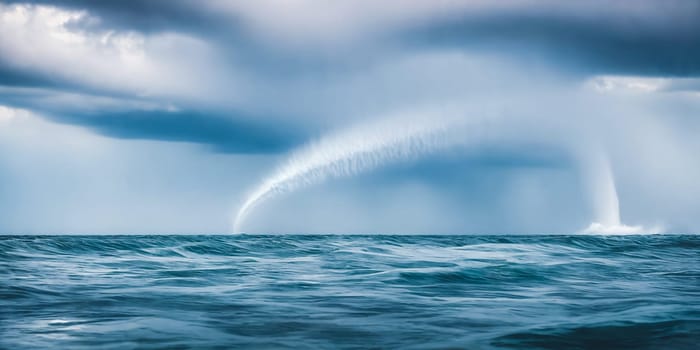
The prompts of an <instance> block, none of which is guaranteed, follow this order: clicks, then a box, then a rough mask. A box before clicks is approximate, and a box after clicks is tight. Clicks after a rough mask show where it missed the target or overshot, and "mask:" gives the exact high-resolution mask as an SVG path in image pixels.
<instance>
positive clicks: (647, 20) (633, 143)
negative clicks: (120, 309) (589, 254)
mask: <svg viewBox="0 0 700 350" xmlns="http://www.w3.org/2000/svg"><path fill="white" fill-rule="evenodd" d="M416 118H417V119H416ZM415 120H420V122H415ZM455 121H458V122H455ZM378 125H384V127H385V129H382V128H380V127H378ZM407 125H408V126H411V125H419V126H420V128H421V129H420V130H441V131H440V132H443V131H444V130H448V131H449V135H447V134H445V135H446V136H445V137H446V138H445V139H441V140H440V141H441V143H440V146H439V147H433V146H432V145H433V144H427V143H426V139H424V138H423V136H420V135H419V136H416V137H417V139H418V141H419V142H418V144H417V145H416V144H414V143H411V144H410V145H404V146H405V147H404V148H396V147H394V146H393V145H395V143H396V142H401V141H400V140H404V139H406V137H407V136H406V135H405V134H402V133H404V132H409V131H405V130H410V127H407ZM387 130H388V131H387ZM337 135H340V136H337ZM421 135H422V134H421ZM440 135H443V134H440ZM411 137H413V136H411ZM431 137H437V138H440V137H442V136H439V135H438V136H436V135H432V136H431ZM392 138H393V139H392ZM392 140H393V141H392ZM397 140H398V141H397ZM411 140H412V141H411V142H413V141H415V140H414V139H413V138H411ZM448 140H449V142H448ZM372 142H374V144H375V145H382V147H385V146H386V145H389V146H386V149H385V148H381V149H378V150H377V151H376V152H375V153H376V154H375V153H372V154H370V156H371V157H372V158H371V159H369V160H368V161H369V162H370V163H371V166H364V164H367V161H363V162H365V163H361V164H360V165H362V169H361V171H360V169H359V168H357V164H355V163H347V164H350V165H349V166H352V167H354V168H352V169H350V170H352V171H349V170H348V171H346V170H347V169H346V170H343V171H339V170H338V169H337V167H336V165H337V164H335V165H333V166H334V167H336V168H333V169H331V170H332V171H331V172H330V173H328V174H330V175H328V174H325V173H324V174H321V175H323V176H321V175H320V172H321V171H322V170H317V169H316V168H314V170H313V172H312V173H313V174H312V175H314V176H315V177H314V178H313V181H311V180H310V178H306V177H305V178H304V179H302V180H299V181H298V182H299V183H303V186H301V185H300V186H296V185H295V186H294V187H293V188H292V187H291V186H289V188H286V190H285V191H281V190H279V191H277V190H278V189H279V188H281V187H275V189H276V192H280V193H279V195H275V196H269V198H267V197H266V199H265V200H264V201H262V202H260V203H258V204H257V205H256V206H255V208H254V210H251V211H250V213H249V214H248V216H247V218H246V222H245V225H244V226H243V227H242V228H243V231H245V232H251V233H289V232H309V233H538V232H547V233H552V232H560V233H569V232H578V231H580V230H582V229H583V228H585V227H587V226H588V225H589V224H590V223H591V222H594V221H596V220H598V219H599V218H598V217H599V216H600V214H599V213H598V211H599V209H600V207H601V206H600V204H599V203H597V201H599V199H597V193H598V192H600V191H602V190H601V188H600V186H597V185H596V180H595V179H596V178H597V177H596V175H591V174H596V173H599V172H600V171H599V169H600V167H599V163H597V162H596V161H591V159H605V160H607V161H608V162H609V166H610V169H611V172H612V174H613V177H614V183H615V185H616V190H617V194H618V196H619V204H620V212H621V219H622V221H623V222H624V223H626V224H630V225H643V226H644V227H652V226H654V227H663V230H664V231H665V232H699V231H700V215H698V214H699V213H700V211H698V208H700V181H699V180H698V179H700V2H698V1H696V0H665V1H651V0H630V1H624V0H623V1H614V2H610V1H602V0H600V1H598V0H588V1H547V0H544V1H534V0H506V1H498V2H494V1H481V0H475V1H422V0H415V1H413V0H403V1H400V0H385V1H370V0H353V1H345V0H337V1H317V0H299V1H283V0H258V1H219V0H197V1H187V0H182V1H171V0H150V1H121V0H119V1H116V0H115V1H110V0H103V1H80V0H73V1H71V0H63V1H61V0H59V1H30V2H25V1H4V2H3V1H0V233H8V234H13V233H99V234H108V233H228V232H232V230H233V226H232V225H233V220H234V218H235V215H236V212H237V210H238V209H239V208H240V207H241V205H242V204H243V203H244V202H245V201H246V198H248V196H249V195H250V194H251V192H254V191H255V189H256V188H258V187H259V186H260V184H261V183H263V184H264V183H265V181H267V180H266V179H270V178H274V177H275V174H277V173H278V172H280V171H282V172H284V166H285V165H286V164H291V163H290V160H289V159H290V157H291V159H292V160H293V161H294V162H297V163H293V164H296V165H298V164H302V163H304V162H305V160H304V159H302V158H303V156H304V155H307V156H308V155H309V154H317V153H318V154H323V155H324V157H325V158H322V159H336V158H337V152H345V153H344V154H347V155H352V156H354V155H357V154H365V153H363V151H362V149H363V148H362V147H367V144H372ZM392 142H393V143H392ZM431 142H432V141H431ZM338 144H342V146H338ZM328 145H331V146H333V147H331V146H328ZM334 145H335V146H334ZM426 145H431V146H430V147H427V146H426ZM334 147H335V148H334ZM392 147H393V148H392ZM421 147H424V148H421ZM339 148H343V150H340V151H339V150H338V149H339ZM308 150H311V151H308ZM404 151H405V152H408V153H410V156H405V157H404V156H403V153H400V152H404ZM313 152H316V153H313ZM333 152H336V153H333ZM373 152H374V151H373ZM397 152H399V153H400V154H399V153H397ZM397 155H400V156H397ZM300 157H301V158H300ZM309 157H311V158H313V157H316V156H309ZM329 157H330V158H329ZM333 157H336V158H333ZM314 159H316V160H318V159H317V158H314ZM309 164H310V163H309ZM343 164H345V163H343ZM343 164H340V165H338V166H341V165H342V166H344V165H343ZM298 166H301V167H303V166H304V165H303V164H302V165H298ZM307 168H308V167H307ZM279 169H282V170H279ZM591 179H594V180H591ZM282 192H283V193H282Z"/></svg>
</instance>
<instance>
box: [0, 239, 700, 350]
mask: <svg viewBox="0 0 700 350" xmlns="http://www.w3.org/2000/svg"><path fill="white" fill-rule="evenodd" d="M699 249H700V237H698V236H693V235H653V236H608V237H606V236H581V235H572V236H568V235H553V236H382V235H378V236H337V235H328V236H323V235H285V236H248V235H239V236H4V237H2V238H1V239H0V310H2V312H0V348H3V349H16V348H24V349H46V348H60V349H96V348H97V349H130V348H139V349H166V348H168V349H172V348H177V349H189V348H198V349H215V348H218V349H229V348H255V349H259V348H280V349H285V348H294V349H305V348H322V349H335V348H341V349H353V348H358V349H359V348H408V349H443V348H467V349H513V348H523V349H562V348H564V349H572V348H576V349H621V348H629V349H661V348H664V349H694V348H697V344H700V288H699V286H700V254H698V251H699Z"/></svg>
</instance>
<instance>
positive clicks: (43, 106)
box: [0, 88, 308, 154]
mask: <svg viewBox="0 0 700 350" xmlns="http://www.w3.org/2000/svg"><path fill="white" fill-rule="evenodd" d="M55 95H56V93H55V92H52V91H51V90H43V89H13V88H4V89H2V90H0V104H4V105H7V106H13V107H17V108H24V109H28V110H32V111H35V112H38V113H39V114H40V115H42V116H44V117H45V118H48V119H50V120H52V121H54V122H58V123H63V124H71V125H77V126H81V127H85V128H88V129H90V130H93V131H94V132H96V133H99V134H101V135H105V136H109V137H113V138H121V139H141V140H157V141H172V142H190V143H196V144H201V145H204V146H208V147H211V149H212V150H214V151H216V152H222V153H247V154H259V153H279V152H285V151H287V150H289V149H291V148H293V147H296V146H298V145H299V144H300V143H301V142H303V140H305V139H306V138H307V137H308V135H307V134H306V132H308V130H306V129H302V128H298V127H296V126H294V125H291V124H290V123H288V122H281V121H275V122H272V121H270V119H268V118H266V116H258V115H251V114H246V113H241V112H230V113H226V112H222V111H200V110H178V111H167V110H157V109H155V110H154V109H139V108H138V106H139V103H140V102H141V101H129V100H124V101H121V100H117V102H118V103H117V104H111V105H110V106H109V107H105V106H100V105H99V104H98V105H97V106H91V105H90V104H91V103H93V104H94V101H91V100H90V99H91V98H92V99H95V98H99V97H98V96H89V97H88V96H85V95H73V96H77V97H79V99H76V101H77V102H76V103H77V104H80V105H81V106H78V107H75V106H72V105H70V106H66V105H65V104H64V103H60V102H59V103H56V102H52V101H53V100H52V98H55V97H56V96H55ZM58 100H60V98H59V99H58ZM81 100H82V102H80V101H81ZM69 104H70V102H69Z"/></svg>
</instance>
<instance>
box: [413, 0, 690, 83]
mask: <svg viewBox="0 0 700 350" xmlns="http://www.w3.org/2000/svg"><path fill="white" fill-rule="evenodd" d="M660 13H661V14H660V15H658V16H656V17H655V18H652V19H647V18H639V17H634V16H629V17H625V16H623V15H618V16H610V17H607V18H606V17H595V16H590V15H585V14H582V15H580V16H577V15H575V14H573V15H572V14H561V13H558V12H557V11H552V12H547V11H539V12H535V13H528V12H524V13H498V14H492V15H488V16H469V17H462V18H459V19H456V20H451V21H447V22H442V23H436V24H432V25H429V26H426V27H423V28H420V29H418V30H415V31H413V32H412V33H411V34H410V35H409V37H410V39H409V41H412V42H413V43H418V44H420V46H421V47H424V46H428V47H435V46H437V47H440V46H443V47H445V46H446V47H458V48H464V49H466V50H486V51H495V52H500V53H507V54H510V55H514V56H515V57H518V58H519V59H522V60H528V59H529V60H541V61H546V62H548V63H549V64H553V65H554V66H557V65H559V66H561V67H563V68H564V69H566V70H570V71H574V72H577V73H583V74H630V75H649V76H698V75H700V2H697V5H696V6H694V7H692V8H691V9H690V10H689V12H687V13H673V12H670V13H666V14H664V13H663V11H660Z"/></svg>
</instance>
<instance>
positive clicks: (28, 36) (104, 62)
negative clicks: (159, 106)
mask: <svg viewBox="0 0 700 350" xmlns="http://www.w3.org/2000/svg"><path fill="white" fill-rule="evenodd" d="M99 21H100V19H99V18H97V17H94V16H92V15H91V14H90V13H88V12H86V11H74V10H67V9H62V8H58V7H52V6H43V5H26V4H18V5H3V4H0V55H1V56H2V59H3V60H4V61H5V62H7V63H9V64H10V65H11V66H12V67H14V68H15V69H24V70H28V71H32V72H34V73H41V74H44V75H47V76H49V77H52V78H53V79H58V80H66V81H69V82H77V83H79V84H84V85H87V86H91V87H93V88H96V89H103V90H112V91H117V92H122V93H129V94H135V95H140V96H153V97H159V96H160V97H162V96H176V97H201V96H206V95H207V93H208V92H210V91H209V89H208V88H209V87H211V85H212V84H211V83H210V84H206V83H205V82H206V80H207V79H208V78H210V77H211V76H214V75H213V74H211V73H210V72H209V71H208V70H205V71H202V70H201V69H199V70H198V69H195V68H196V67H195V65H193V64H192V63H193V62H201V63H203V64H204V63H207V60H208V59H209V58H210V55H211V49H210V48H209V47H208V44H206V43H205V42H203V41H201V40H198V39H196V38H193V37H189V36H185V35H181V34H175V33H161V34H153V35H146V34H142V33H138V32H134V31H119V30H111V29H98V28H99V27H97V26H95V25H94V24H95V23H96V22H99ZM205 66H206V65H205Z"/></svg>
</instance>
